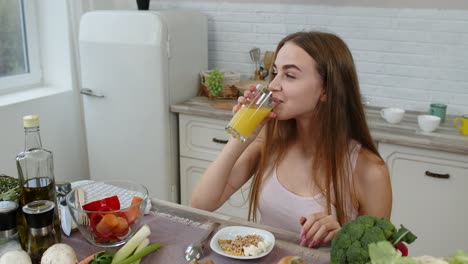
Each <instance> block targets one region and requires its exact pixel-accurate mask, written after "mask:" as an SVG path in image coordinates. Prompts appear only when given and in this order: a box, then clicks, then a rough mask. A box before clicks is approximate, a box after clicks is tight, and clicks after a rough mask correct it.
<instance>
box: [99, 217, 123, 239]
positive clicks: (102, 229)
mask: <svg viewBox="0 0 468 264" xmlns="http://www.w3.org/2000/svg"><path fill="white" fill-rule="evenodd" d="M118 224H119V220H118V219H117V216H116V215H114V214H105V215H104V216H103V217H102V219H101V221H100V222H99V223H98V224H97V225H96V231H97V232H98V233H100V234H108V233H111V231H112V229H113V228H114V227H116V226H117V225H118Z"/></svg>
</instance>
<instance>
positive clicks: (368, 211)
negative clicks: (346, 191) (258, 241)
mask: <svg viewBox="0 0 468 264" xmlns="http://www.w3.org/2000/svg"><path fill="white" fill-rule="evenodd" d="M353 184H354V195H351V197H353V196H355V199H356V200H357V203H358V204H357V205H356V206H358V208H359V210H358V214H359V215H373V216H376V217H384V218H390V213H391V210H392V188H391V184H390V177H389V174H388V170H387V167H386V166H385V163H384V162H383V161H382V160H381V159H380V158H379V157H378V156H377V155H375V154H373V153H371V152H369V151H368V150H366V149H362V151H361V152H360V153H359V157H358V160H357V164H356V168H355V170H354V174H353ZM299 223H300V224H301V225H302V231H301V233H300V238H301V245H302V246H307V247H316V246H319V245H324V244H325V245H326V244H328V243H329V242H331V240H332V239H333V238H334V237H335V235H336V233H337V232H338V231H339V230H340V229H341V226H340V224H339V223H338V220H337V219H336V217H335V216H333V215H328V214H326V213H324V212H318V213H314V214H311V215H309V216H307V217H301V219H300V220H299Z"/></svg>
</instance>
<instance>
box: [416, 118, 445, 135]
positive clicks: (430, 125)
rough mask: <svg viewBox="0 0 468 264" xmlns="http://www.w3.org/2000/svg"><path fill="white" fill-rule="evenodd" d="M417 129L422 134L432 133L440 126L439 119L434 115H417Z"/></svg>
mask: <svg viewBox="0 0 468 264" xmlns="http://www.w3.org/2000/svg"><path fill="white" fill-rule="evenodd" d="M418 125H419V128H420V129H421V130H422V131H424V132H432V131H434V130H436V129H437V128H438V127H439V125H440V117H438V116H434V115H419V116H418Z"/></svg>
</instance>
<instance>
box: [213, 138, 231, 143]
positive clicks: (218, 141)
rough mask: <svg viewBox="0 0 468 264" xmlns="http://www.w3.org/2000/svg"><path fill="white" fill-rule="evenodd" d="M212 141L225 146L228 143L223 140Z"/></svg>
mask: <svg viewBox="0 0 468 264" xmlns="http://www.w3.org/2000/svg"><path fill="white" fill-rule="evenodd" d="M212 140H213V142H214V143H220V144H227V143H228V141H227V140H224V139H217V138H213V139H212Z"/></svg>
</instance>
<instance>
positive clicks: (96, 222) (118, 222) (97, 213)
mask: <svg viewBox="0 0 468 264" xmlns="http://www.w3.org/2000/svg"><path fill="white" fill-rule="evenodd" d="M142 200H143V198H141V197H139V196H134V197H133V199H132V203H131V206H130V208H129V209H126V210H124V211H119V210H120V201H119V198H118V196H117V195H114V196H110V197H106V198H104V199H101V200H97V201H93V202H90V203H87V204H85V205H83V209H84V210H86V211H88V212H87V214H88V217H89V219H90V226H89V227H88V228H89V231H90V232H91V234H92V235H93V237H94V239H95V241H96V242H97V243H105V242H111V241H120V240H123V239H125V238H126V237H127V235H128V234H129V231H130V226H131V225H132V224H133V223H135V221H136V220H137V219H138V217H139V216H141V214H142V213H141V211H140V206H139V204H140V202H141V201H142ZM106 212H108V213H106Z"/></svg>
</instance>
